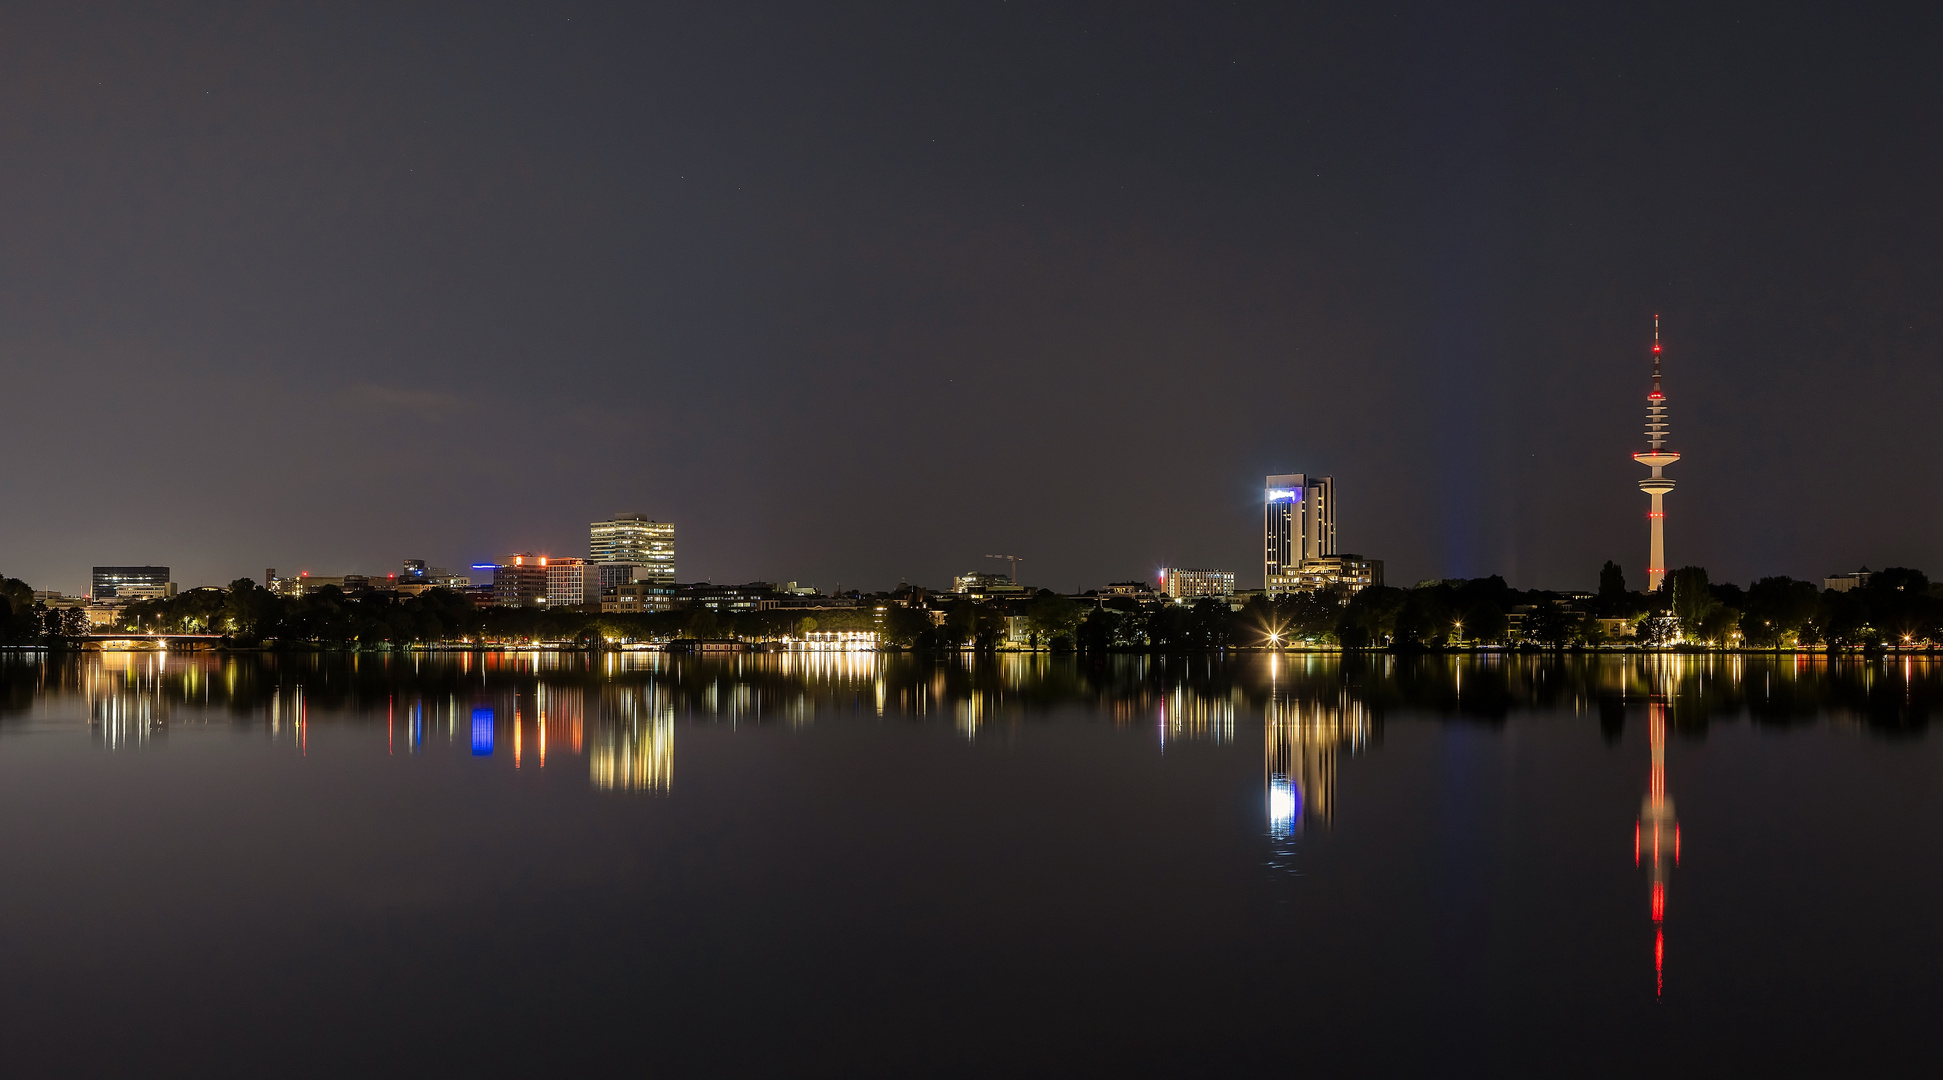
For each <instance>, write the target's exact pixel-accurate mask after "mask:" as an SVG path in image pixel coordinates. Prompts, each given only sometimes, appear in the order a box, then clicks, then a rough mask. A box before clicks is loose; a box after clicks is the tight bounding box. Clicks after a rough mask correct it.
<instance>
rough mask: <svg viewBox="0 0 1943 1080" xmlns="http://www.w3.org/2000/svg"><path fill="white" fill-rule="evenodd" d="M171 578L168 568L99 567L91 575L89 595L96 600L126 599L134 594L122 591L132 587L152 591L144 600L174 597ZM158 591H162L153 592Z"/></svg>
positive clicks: (173, 584) (173, 586)
mask: <svg viewBox="0 0 1943 1080" xmlns="http://www.w3.org/2000/svg"><path fill="white" fill-rule="evenodd" d="M169 577H170V575H169V568H168V567H166V566H97V567H95V568H94V570H93V572H92V573H91V574H90V575H89V582H88V584H89V593H88V595H89V596H91V597H93V598H94V599H96V600H106V599H108V598H109V597H117V596H118V597H126V596H130V595H133V594H130V593H125V592H123V591H122V590H123V589H127V588H131V587H132V588H142V589H148V590H151V591H149V592H147V593H145V594H143V595H144V598H149V597H154V596H174V595H175V583H174V582H173V581H170V580H169ZM157 589H159V590H162V591H160V592H155V591H153V590H157Z"/></svg>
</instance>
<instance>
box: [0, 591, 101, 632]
mask: <svg viewBox="0 0 1943 1080" xmlns="http://www.w3.org/2000/svg"><path fill="white" fill-rule="evenodd" d="M87 632H88V616H87V613H86V612H84V611H80V610H78V609H76V608H64V609H59V610H50V609H49V608H48V607H47V605H45V604H42V603H39V602H37V601H36V600H35V599H34V588H33V586H31V585H29V584H27V583H26V582H24V581H22V580H20V579H19V578H10V577H0V645H39V644H42V643H43V642H46V641H49V640H54V641H59V640H64V639H67V638H76V637H80V636H81V635H82V634H85V633H87Z"/></svg>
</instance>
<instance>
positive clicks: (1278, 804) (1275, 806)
mask: <svg viewBox="0 0 1943 1080" xmlns="http://www.w3.org/2000/svg"><path fill="white" fill-rule="evenodd" d="M1301 812H1302V800H1301V797H1300V796H1299V795H1298V794H1297V793H1296V791H1295V790H1294V788H1293V786H1292V785H1291V784H1290V783H1289V778H1288V777H1286V776H1283V775H1280V774H1270V776H1269V779H1268V835H1270V836H1273V837H1275V838H1276V839H1278V840H1279V839H1282V838H1285V837H1287V836H1289V835H1290V834H1292V833H1294V832H1295V826H1296V815H1298V814H1300V813H1301Z"/></svg>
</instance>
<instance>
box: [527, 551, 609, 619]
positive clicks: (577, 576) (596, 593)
mask: <svg viewBox="0 0 1943 1080" xmlns="http://www.w3.org/2000/svg"><path fill="white" fill-rule="evenodd" d="M540 562H541V564H542V565H543V566H545V567H546V606H548V607H554V608H574V607H581V606H583V605H586V604H598V603H600V567H599V565H598V564H596V563H591V562H588V561H587V560H586V559H576V558H572V557H568V558H554V559H541V560H540Z"/></svg>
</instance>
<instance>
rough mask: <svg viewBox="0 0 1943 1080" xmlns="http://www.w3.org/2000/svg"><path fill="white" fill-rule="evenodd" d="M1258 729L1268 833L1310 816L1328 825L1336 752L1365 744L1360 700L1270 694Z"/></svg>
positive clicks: (1278, 833)
mask: <svg viewBox="0 0 1943 1080" xmlns="http://www.w3.org/2000/svg"><path fill="white" fill-rule="evenodd" d="M1262 728H1263V736H1264V739H1265V746H1264V749H1263V754H1262V771H1263V773H1264V774H1265V777H1266V781H1267V783H1266V787H1267V789H1268V832H1269V835H1270V836H1272V837H1275V838H1277V839H1282V838H1285V837H1288V836H1290V835H1292V834H1294V833H1296V832H1298V831H1300V830H1301V829H1302V828H1304V827H1305V826H1306V824H1307V823H1308V822H1310V821H1313V822H1315V823H1317V824H1318V825H1322V826H1327V825H1328V824H1329V822H1330V820H1331V819H1332V818H1333V817H1334V816H1335V809H1336V807H1335V803H1336V758H1337V756H1338V755H1339V754H1340V753H1341V752H1342V751H1344V750H1347V751H1348V752H1349V753H1351V754H1356V753H1359V752H1361V751H1362V750H1363V749H1364V748H1365V747H1366V746H1368V745H1369V738H1370V719H1369V713H1368V712H1367V711H1366V710H1365V709H1364V707H1363V704H1362V702H1360V701H1356V700H1354V699H1353V698H1351V697H1349V696H1348V694H1347V693H1346V692H1345V693H1344V695H1343V696H1342V698H1341V699H1340V700H1338V701H1335V702H1306V703H1305V702H1295V701H1289V700H1285V699H1282V698H1280V697H1276V698H1271V699H1270V700H1269V704H1268V710H1267V712H1266V713H1265V714H1264V715H1263V718H1262Z"/></svg>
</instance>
